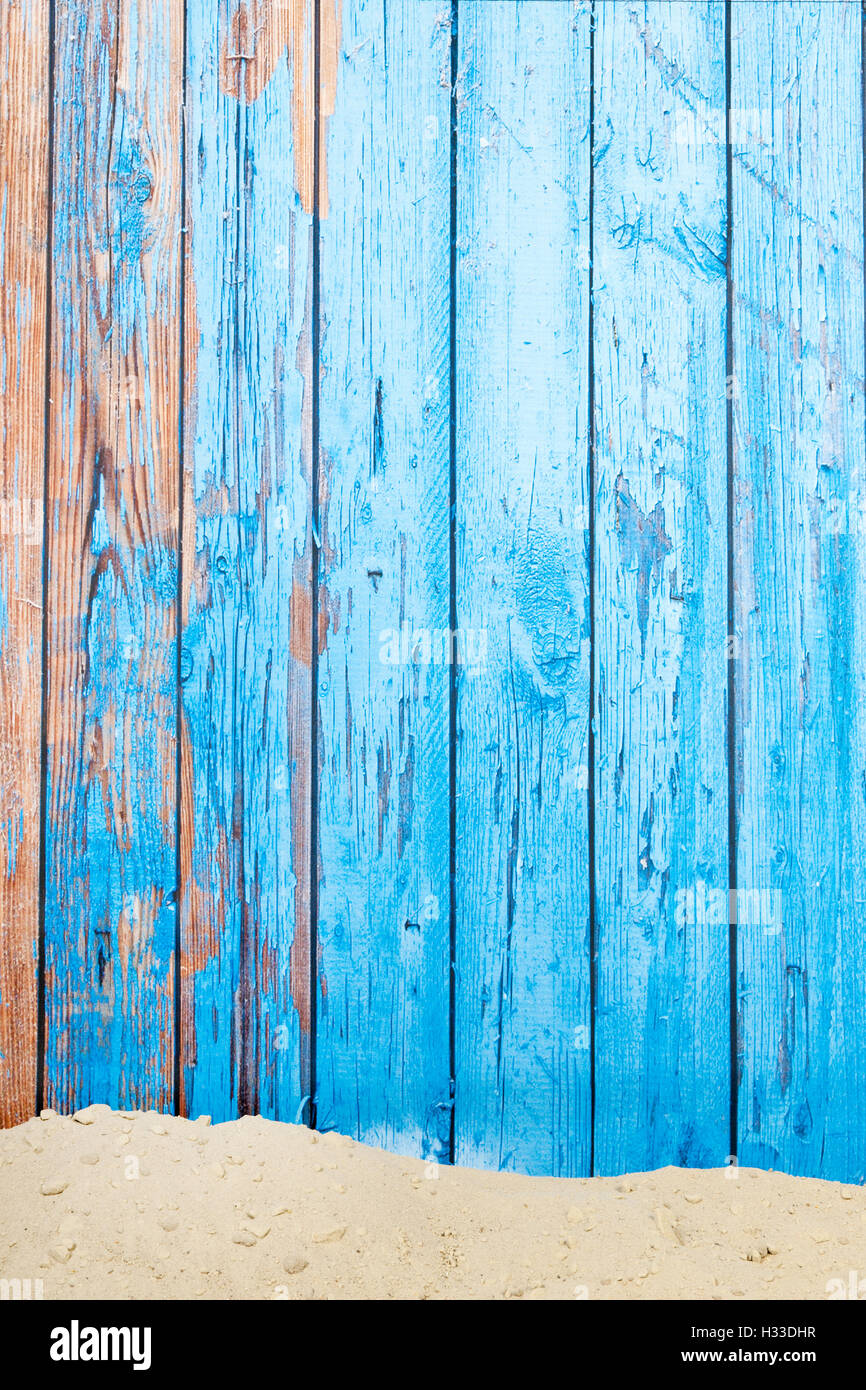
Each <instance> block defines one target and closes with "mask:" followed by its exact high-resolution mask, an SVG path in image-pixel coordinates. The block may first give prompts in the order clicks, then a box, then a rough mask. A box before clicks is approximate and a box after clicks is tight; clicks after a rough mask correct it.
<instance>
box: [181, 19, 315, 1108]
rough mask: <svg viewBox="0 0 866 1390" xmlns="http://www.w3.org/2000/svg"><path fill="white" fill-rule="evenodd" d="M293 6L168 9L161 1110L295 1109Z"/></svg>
mask: <svg viewBox="0 0 866 1390" xmlns="http://www.w3.org/2000/svg"><path fill="white" fill-rule="evenodd" d="M314 15H315V6H314V4H313V0H292V2H291V3H282V0H273V3H270V2H268V3H264V0H262V2H261V3H259V2H258V0H256V2H255V3H249V4H244V3H237V2H236V0H221V3H220V5H219V7H218V11H217V13H216V15H215V14H214V10H213V7H212V6H211V5H210V4H206V3H204V0H192V3H190V4H189V5H188V35H187V49H188V91H187V97H188V111H189V116H188V125H187V149H188V164H187V189H188V208H187V222H188V228H187V235H188V239H189V240H188V247H189V250H188V270H189V274H188V277H187V293H186V325H187V335H186V395H185V419H186V451H185V489H184V499H185V500H184V603H185V611H184V615H183V625H184V638H183V651H182V657H181V680H182V690H183V718H182V816H181V822H182V824H181V860H182V881H183V885H184V887H183V897H182V907H181V930H182V943H183V990H182V1072H183V1076H182V1081H183V1105H184V1107H185V1109H186V1110H187V1111H189V1112H190V1113H193V1114H198V1113H202V1112H208V1113H210V1114H212V1115H213V1116H214V1118H215V1119H216V1118H220V1119H226V1118H230V1117H231V1116H233V1115H236V1114H238V1113H248V1112H260V1113H262V1114H265V1115H269V1116H272V1117H275V1118H280V1119H287V1120H295V1119H297V1118H299V1117H300V1113H301V1107H302V1102H303V1100H304V1097H305V1096H306V1095H307V1093H308V1091H309V1084H310V1081H309V1072H310V1044H311V1008H310V1003H311V1001H310V988H309V985H310V963H309V939H310V938H309V930H310V928H309V911H310V814H311V810H310V756H309V754H310V739H311V734H310V731H311V669H310V668H311V658H312V641H313V608H312V602H313V598H312V564H313V558H312V537H311V525H310V523H311V479H312V474H311V444H312V434H311V428H312V426H311V422H312V397H311V392H312V385H313V383H312V360H311V314H312V278H311V277H312V256H311V240H310V239H311V231H312V210H313V183H312V180H313V114H314V102H313V91H314V81H315V72H314V56H313V55H314V50H313V34H314V28H313V25H314Z"/></svg>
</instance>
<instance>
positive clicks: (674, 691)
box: [593, 0, 730, 1173]
mask: <svg viewBox="0 0 866 1390" xmlns="http://www.w3.org/2000/svg"><path fill="white" fill-rule="evenodd" d="M725 104H726V99H725V36H724V6H720V5H716V4H712V3H709V4H707V3H697V2H696V3H685V4H683V3H672V4H668V3H655V0H651V2H650V3H640V2H639V0H634V2H633V3H632V0H629V3H624V4H619V3H601V4H600V5H599V6H598V9H597V33H596V48H595V140H594V160H595V199H594V220H593V242H594V254H593V305H594V316H593V333H594V361H595V441H596V451H595V452H596V499H595V506H596V537H597V544H596V607H595V612H596V625H595V662H596V669H595V680H596V691H597V721H598V722H597V737H596V780H595V806H596V875H597V937H596V940H597V993H596V1003H597V1017H596V1034H595V1037H596V1062H595V1076H596V1133H595V1156H596V1170H597V1171H598V1172H600V1173H609V1172H616V1171H635V1170H637V1171H640V1170H643V1169H647V1168H654V1167H657V1166H659V1165H662V1164H667V1163H674V1164H682V1165H717V1164H721V1163H723V1162H724V1159H725V1155H726V1154H727V1152H728V1146H729V1124H730V1119H729V1037H730V1031H729V1007H728V999H729V983H728V981H729V976H728V927H727V909H728V798H727V722H726V682H727V662H726V655H727V647H726V638H727V562H726V529H727V464H726V449H727V446H726V404H725V370H726V367H725V342H726V339H725V306H726V278H725V236H726V191H725V189H726V181H725V148H724V130H725ZM708 905H709V907H708Z"/></svg>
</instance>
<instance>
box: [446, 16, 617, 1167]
mask: <svg viewBox="0 0 866 1390" xmlns="http://www.w3.org/2000/svg"><path fill="white" fill-rule="evenodd" d="M589 78H590V8H589V6H588V5H577V6H572V5H548V4H544V3H520V4H514V3H509V2H508V0H503V3H496V4H484V5H466V6H461V7H460V30H459V73H458V87H457V225H456V236H457V243H456V244H457V264H456V275H457V281H456V370H457V375H456V406H457V416H456V436H457V437H456V479H457V497H456V527H457V571H456V586H457V587H456V600H457V603H456V607H457V622H458V629H459V638H458V643H459V648H460V653H461V661H460V664H459V666H458V668H457V749H456V757H457V778H456V884H455V896H456V904H455V905H456V919H455V930H456V977H455V984H456V1013H455V1044H456V1048H455V1050H456V1097H455V1100H456V1113H455V1139H456V1159H457V1162H459V1163H464V1164H470V1165H474V1166H478V1167H494V1168H515V1169H521V1170H523V1171H527V1172H533V1173H561V1174H570V1173H584V1172H586V1171H587V1170H588V1165H589V1159H590V1124H591V1119H590V1098H591V1085H590V1041H591V1037H590V978H589V838H588V790H587V787H588V766H589V746H588V745H589V669H590V665H589V664H590V608H589V582H588V569H587V557H588V537H589V493H588V469H587V423H588V409H589V397H588V383H589V373H588V323H589V244H590V243H589V193H590V176H589V175H590V168H589V158H590V131H589V113H590V102H589Z"/></svg>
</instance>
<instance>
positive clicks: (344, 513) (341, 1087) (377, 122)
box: [316, 0, 451, 1159]
mask: <svg viewBox="0 0 866 1390" xmlns="http://www.w3.org/2000/svg"><path fill="white" fill-rule="evenodd" d="M450 37H451V26H450V19H449V16H448V13H447V10H446V11H445V14H444V17H443V10H442V5H441V4H440V3H438V0H398V3H394V0H390V3H387V4H386V3H385V0H344V3H343V6H342V31H341V33H340V35H339V42H338V45H337V52H338V63H337V68H336V92H335V101H334V113H333V115H332V116H331V117H330V118H329V119H328V122H327V136H326V144H325V159H324V160H323V163H324V165H325V177H326V178H327V203H326V211H325V210H324V204H325V190H324V189H323V192H322V203H323V216H322V220H321V286H322V288H321V306H322V307H321V332H322V352H321V389H320V395H319V444H320V448H319V504H320V506H319V530H320V533H321V538H322V552H321V582H320V585H319V590H318V593H319V600H320V631H322V632H326V634H327V635H326V645H325V646H324V647H323V650H322V653H321V656H320V658H319V664H318V710H319V730H320V733H319V739H320V758H319V763H320V774H319V790H320V796H319V809H318V815H319V827H318V828H319V870H320V875H321V879H320V885H319V895H318V905H319V911H318V943H319V972H320V996H319V1000H318V1032H317V1046H316V1076H317V1087H316V1098H317V1117H318V1125H319V1127H320V1128H322V1129H331V1128H336V1129H338V1130H340V1131H342V1132H343V1133H347V1134H352V1135H354V1136H355V1137H356V1138H359V1139H363V1140H365V1141H366V1142H368V1143H373V1144H381V1145H384V1146H385V1147H387V1148H391V1149H396V1150H398V1151H400V1152H404V1153H413V1154H418V1155H421V1156H424V1157H430V1158H434V1159H441V1158H445V1159H447V1157H448V1152H449V1134H450V1123H451V1103H450V1055H449V1013H448V1010H449V1002H448V1000H449V969H450V964H449V962H450V956H449V907H448V904H449V878H448V875H449V764H448V727H449V725H448V721H449V712H448V711H449V706H448V701H449V666H448V662H447V655H448V650H449V644H448V640H447V632H448V625H449V582H450V568H449V529H448V506H449V492H448V472H449V430H448V421H449V401H450V390H449V287H450V250H449V209H450V202H451V192H450V145H451V142H450V136H449V131H450V121H451V100H450V95H449V86H448V82H447V81H443V77H442V74H443V72H444V73H445V74H446V75H447V73H448V71H449V65H450Z"/></svg>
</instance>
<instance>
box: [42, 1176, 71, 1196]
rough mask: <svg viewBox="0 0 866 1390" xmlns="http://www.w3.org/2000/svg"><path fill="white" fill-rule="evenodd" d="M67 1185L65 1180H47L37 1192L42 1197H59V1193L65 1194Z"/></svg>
mask: <svg viewBox="0 0 866 1390" xmlns="http://www.w3.org/2000/svg"><path fill="white" fill-rule="evenodd" d="M68 1186H69V1183H68V1181H67V1179H66V1178H47V1179H46V1181H45V1182H44V1183H43V1184H42V1186H41V1187H40V1189H39V1191H40V1192H41V1193H42V1196H43V1197H59V1196H60V1194H61V1192H65V1191H66V1189H67V1187H68Z"/></svg>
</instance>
